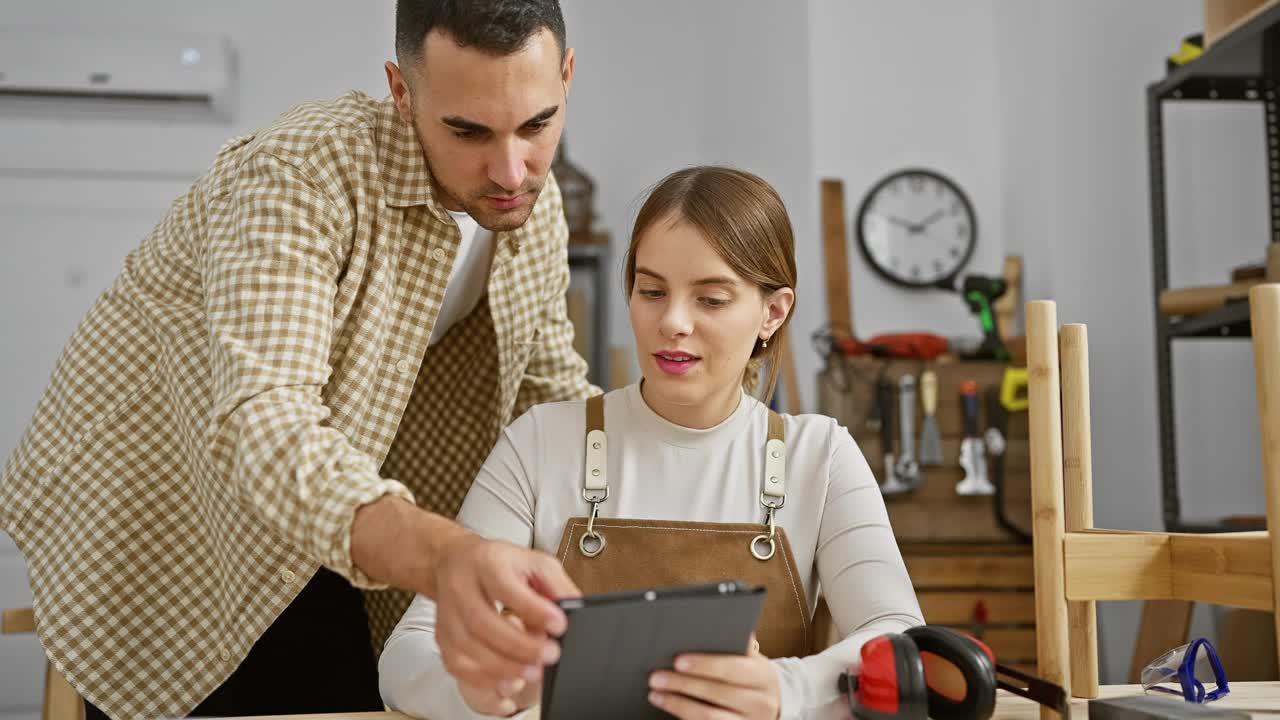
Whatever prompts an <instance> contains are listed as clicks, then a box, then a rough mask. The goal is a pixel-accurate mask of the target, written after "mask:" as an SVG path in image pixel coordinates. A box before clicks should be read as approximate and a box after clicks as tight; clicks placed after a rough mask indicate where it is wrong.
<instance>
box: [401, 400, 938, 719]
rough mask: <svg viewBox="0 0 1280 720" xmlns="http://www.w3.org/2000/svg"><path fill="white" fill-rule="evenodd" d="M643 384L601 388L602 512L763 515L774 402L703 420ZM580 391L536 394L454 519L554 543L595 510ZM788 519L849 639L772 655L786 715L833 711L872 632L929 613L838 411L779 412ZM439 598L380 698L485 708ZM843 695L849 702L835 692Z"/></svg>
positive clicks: (425, 708)
mask: <svg viewBox="0 0 1280 720" xmlns="http://www.w3.org/2000/svg"><path fill="white" fill-rule="evenodd" d="M639 388H640V386H639V385H631V386H628V387H626V388H622V389H620V390H615V391H613V392H611V393H609V394H608V395H606V396H605V403H604V411H605V432H606V433H607V434H608V437H609V450H608V465H607V467H606V472H605V476H606V477H607V478H609V499H608V500H607V501H605V502H604V503H602V504H601V505H600V516H601V517H626V518H641V519H660V520H690V521H703V522H726V523H744V522H745V523H759V522H761V517H762V515H761V513H762V510H761V508H760V499H759V498H760V490H761V484H762V482H763V477H764V444H765V441H766V439H767V437H768V423H769V414H768V409H767V408H766V407H765V406H764V405H763V404H761V403H760V402H759V401H757V400H755V399H754V398H752V397H751V396H749V395H747V394H745V393H744V394H743V396H742V400H741V401H740V402H739V404H738V408H737V410H735V411H734V412H733V414H732V415H730V416H729V418H727V419H726V420H725V421H724V422H722V423H720V424H719V425H717V426H715V427H713V428H708V429H705V430H693V429H689V428H686V427H682V426H679V425H675V424H673V423H670V422H668V421H666V420H664V419H663V418H662V417H661V416H659V415H658V414H657V413H655V412H653V410H652V409H650V408H649V406H648V404H647V403H645V401H644V398H643V397H642V396H641V394H640V389H639ZM585 405H586V403H585V401H582V400H578V401H571V402H557V403H547V404H543V405H537V406H535V407H534V408H532V409H531V410H529V412H527V413H525V414H524V415H523V416H521V417H520V418H519V419H518V420H516V421H515V422H514V423H512V424H511V426H510V427H508V428H507V429H506V430H505V431H504V432H503V434H502V436H501V437H500V438H499V439H498V443H497V445H496V446H495V447H494V449H493V452H492V453H490V455H489V458H488V459H487V460H486V461H485V464H484V466H483V467H482V468H481V470H480V474H479V476H478V477H477V478H476V481H475V485H474V486H473V487H472V488H471V492H469V493H468V494H467V498H466V501H465V502H464V503H463V505H462V510H461V512H460V513H459V515H458V521H459V522H461V523H462V524H463V525H465V526H467V527H469V528H472V529H474V530H475V531H476V532H478V533H480V534H482V535H485V536H488V537H495V538H501V539H504V540H507V541H510V542H513V543H516V544H517V545H524V546H530V547H535V548H538V549H540V550H544V551H547V552H551V553H554V552H555V551H556V550H557V548H558V547H559V545H560V536H561V534H562V533H563V532H564V526H565V521H566V520H568V519H569V518H571V517H574V516H582V515H586V514H589V510H590V508H589V505H588V504H587V503H586V502H585V501H584V500H583V499H582V481H583V473H584V472H585V470H584V461H585V452H586V449H585V443H584V442H583V438H584V437H585V436H586V417H585V412H586V411H585ZM782 419H783V428H784V433H785V439H786V444H787V466H786V478H787V502H786V506H785V507H784V508H783V509H782V510H779V511H778V514H777V522H778V524H779V525H781V526H782V527H783V528H785V529H786V533H787V538H788V539H789V540H790V542H791V550H792V553H793V555H794V556H795V561H796V566H797V570H798V571H799V574H800V584H801V586H802V587H804V588H805V590H806V593H807V595H808V599H809V607H810V608H812V607H813V606H814V603H815V600H816V597H817V594H818V586H819V583H821V586H822V593H823V595H824V596H825V597H826V600H827V604H828V605H829V606H830V608H831V614H832V618H833V619H834V620H835V624H836V626H837V628H838V630H839V633H840V636H841V637H842V638H843V640H842V641H840V642H839V643H837V644H836V645H833V646H832V647H830V648H828V649H827V650H825V651H823V652H822V653H820V654H818V655H812V656H809V657H805V658H778V659H774V660H772V661H771V663H772V665H773V668H774V669H775V670H776V671H777V673H778V677H779V680H780V683H781V688H782V717H784V718H798V717H812V716H816V715H818V714H825V712H824V711H829V710H830V709H831V708H832V707H833V705H832V703H833V701H837V700H838V698H839V693H838V690H837V681H838V678H839V675H840V673H841V672H842V671H844V670H845V669H846V668H849V667H856V666H858V665H859V664H860V657H859V650H860V649H861V647H862V644H863V643H865V642H866V641H867V640H869V639H871V638H873V637H875V636H877V635H880V634H882V633H887V632H902V631H903V630H905V629H906V628H908V627H911V626H913V625H919V624H922V623H923V622H924V620H923V619H922V617H921V613H920V606H919V604H918V602H917V600H916V596H915V592H914V590H913V589H912V586H911V579H910V577H909V576H908V575H907V570H906V567H905V565H904V563H903V561H902V555H901V553H900V552H899V551H898V545H897V542H896V541H895V539H894V537H893V531H892V529H891V528H890V527H889V516H888V512H887V511H886V510H885V506H884V499H883V498H882V497H881V495H880V488H879V485H878V484H877V483H876V479H875V476H874V475H872V473H871V468H870V467H868V465H867V461H866V459H865V458H864V457H863V455H862V451H861V450H859V449H858V446H857V444H856V443H855V442H854V440H853V438H852V437H851V436H850V435H849V432H848V431H847V430H846V429H845V428H843V427H841V426H840V424H839V423H837V422H836V421H835V420H834V419H832V418H829V417H826V416H823V415H797V416H791V415H783V416H782ZM434 631H435V604H434V603H432V602H431V601H430V600H428V599H427V598H425V597H423V596H418V597H417V598H415V599H414V601H413V603H412V605H410V607H409V609H408V611H406V612H405V615H404V617H403V618H402V619H401V620H400V623H399V624H398V625H397V626H396V629H395V630H394V631H393V632H392V634H391V637H390V639H389V640H388V641H387V645H386V647H385V648H384V650H383V652H382V656H381V658H380V660H379V663H378V671H379V683H380V687H381V691H382V698H383V701H384V702H386V703H387V704H388V705H390V706H391V707H392V708H395V709H397V710H400V711H401V712H404V713H408V714H411V715H417V716H423V717H431V718H433V720H451V719H452V718H474V717H479V716H477V715H476V714H474V713H472V712H470V710H469V709H468V708H467V707H466V705H465V703H463V701H462V698H461V696H460V694H459V693H458V690H457V685H456V684H455V682H454V681H453V679H452V678H451V677H450V676H449V675H448V674H447V673H446V671H445V669H444V667H443V665H442V663H441V659H440V651H439V648H438V646H437V645H436V641H435V633H434ZM839 702H844V701H843V700H839Z"/></svg>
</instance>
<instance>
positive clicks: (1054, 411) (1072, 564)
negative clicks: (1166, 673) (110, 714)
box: [1026, 284, 1280, 720]
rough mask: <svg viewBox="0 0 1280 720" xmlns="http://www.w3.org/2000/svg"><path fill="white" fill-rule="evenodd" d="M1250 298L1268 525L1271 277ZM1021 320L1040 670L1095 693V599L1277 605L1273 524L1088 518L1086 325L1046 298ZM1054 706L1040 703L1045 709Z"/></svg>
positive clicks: (1275, 287)
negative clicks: (1104, 524) (1215, 527)
mask: <svg viewBox="0 0 1280 720" xmlns="http://www.w3.org/2000/svg"><path fill="white" fill-rule="evenodd" d="M1249 305H1250V312H1251V316H1252V324H1253V350H1254V366H1255V370H1256V373H1257V392H1258V416H1259V423H1260V430H1261V433H1260V435H1261V438H1262V455H1263V480H1264V483H1265V488H1266V498H1267V499H1266V514H1267V526H1268V527H1269V528H1280V284H1264V285H1258V286H1256V287H1254V288H1253V289H1252V290H1251V291H1250V293H1249ZM1026 324H1027V365H1028V370H1029V380H1028V382H1029V387H1028V393H1029V397H1030V402H1031V407H1030V418H1029V420H1030V423H1031V484H1032V489H1031V490H1032V492H1031V496H1032V497H1031V502H1032V512H1033V517H1034V555H1035V582H1036V642H1037V656H1038V661H1039V675H1040V676H1041V677H1043V678H1045V679H1046V680H1050V681H1052V682H1055V683H1057V684H1059V685H1061V686H1063V687H1064V688H1068V689H1069V690H1070V692H1071V693H1072V694H1073V695H1075V696H1076V697H1089V698H1092V697H1097V695H1098V638H1097V620H1096V615H1095V601H1097V600H1188V601H1194V602H1208V603H1218V604H1222V605H1230V606H1235V607H1244V608H1253V609H1258V610H1267V611H1272V612H1274V611H1275V609H1276V608H1277V607H1280V601H1278V600H1277V591H1278V590H1280V584H1278V583H1276V582H1274V578H1275V577H1276V575H1277V572H1280V547H1277V543H1280V531H1277V532H1276V533H1270V532H1268V531H1257V532H1233V533H1217V534H1187V533H1161V532H1131V531H1124V530H1100V529H1095V528H1094V527H1093V478H1092V450H1091V445H1090V431H1089V360H1088V352H1089V350H1088V348H1089V344H1088V337H1087V334H1086V332H1085V326H1084V325H1065V326H1063V328H1062V330H1061V332H1059V330H1058V320H1057V309H1056V306H1055V305H1054V303H1053V302H1050V301H1045V300H1039V301H1035V302H1030V303H1028V304H1027V306H1026ZM1165 649H1171V648H1165ZM1151 659H1154V658H1144V659H1143V662H1146V661H1147V660H1151ZM1053 715H1054V713H1053V711H1051V710H1047V709H1046V710H1043V711H1042V712H1041V717H1042V718H1045V719H1046V720H1047V719H1048V718H1050V717H1052V716H1053Z"/></svg>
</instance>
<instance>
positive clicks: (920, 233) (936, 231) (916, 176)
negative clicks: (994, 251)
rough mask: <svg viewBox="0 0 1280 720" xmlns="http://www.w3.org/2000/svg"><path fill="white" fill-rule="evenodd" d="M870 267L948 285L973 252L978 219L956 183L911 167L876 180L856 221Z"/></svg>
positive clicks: (907, 281) (890, 275) (915, 281)
mask: <svg viewBox="0 0 1280 720" xmlns="http://www.w3.org/2000/svg"><path fill="white" fill-rule="evenodd" d="M854 228H855V229H856V230H855V231H856V233H857V237H858V247H859V248H860V249H861V250H862V254H863V256H864V257H865V258H866V260H867V262H868V263H870V264H871V267H872V268H873V269H874V270H875V271H876V272H877V273H879V274H880V275H881V276H883V277H884V278H886V279H887V280H889V281H890V282H893V283H897V284H899V285H905V286H907V287H931V286H935V285H944V286H946V285H949V284H950V282H951V281H952V280H954V278H955V276H956V275H957V274H958V273H959V272H960V270H961V269H962V268H964V266H965V263H967V262H968V261H969V258H970V257H971V256H972V255H973V248H974V246H975V244H976V243H977V239H978V220H977V217H975V216H974V213H973V206H972V205H970V204H969V198H968V197H966V196H965V194H964V191H962V190H961V189H960V187H959V186H958V185H956V184H955V183H954V182H952V181H951V180H950V179H948V178H946V177H944V176H943V175H941V174H939V173H936V172H933V171H931V170H923V169H919V168H910V169H906V170H900V171H898V172H895V173H892V174H891V175H889V176H888V177H886V178H884V179H883V180H881V181H880V182H878V183H876V184H875V185H874V186H873V187H872V188H871V190H869V191H868V192H867V195H866V197H864V198H863V200H862V204H861V206H859V208H858V215H857V217H856V218H855V219H854Z"/></svg>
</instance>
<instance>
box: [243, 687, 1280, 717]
mask: <svg viewBox="0 0 1280 720" xmlns="http://www.w3.org/2000/svg"><path fill="white" fill-rule="evenodd" d="M1141 692H1142V691H1141V689H1139V688H1138V687H1137V686H1136V685H1104V686H1103V687H1102V688H1101V694H1102V697H1123V696H1125V695H1136V694H1139V693H1141ZM1213 705H1214V707H1224V708H1239V709H1242V710H1247V711H1248V712H1249V714H1251V715H1252V716H1253V717H1255V718H1280V682H1253V683H1249V682H1242V683H1232V684H1231V694H1230V695H1228V696H1227V697H1225V698H1223V699H1222V700H1220V701H1218V702H1216V703H1214V704H1213ZM1039 707H1040V706H1039V705H1036V704H1035V703H1033V702H1031V701H1030V700H1024V699H1023V698H1020V697H1017V696H1014V695H1010V694H1009V693H1006V692H1004V691H1003V690H1001V691H1000V695H999V699H998V700H997V701H996V714H995V717H994V719H993V720H1039V718H1040V712H1039ZM1071 715H1072V717H1074V718H1077V719H1079V718H1086V717H1088V716H1089V710H1088V701H1087V700H1082V699H1073V700H1072V702H1071ZM835 717H839V716H838V715H836V716H835ZM286 718H287V720H407V718H408V716H407V715H401V714H400V713H394V712H384V713H353V714H345V715H344V714H337V715H287V716H285V715H277V716H274V718H273V720H284V719H286ZM241 720H267V718H265V717H255V718H242V719H241ZM441 720H444V719H441Z"/></svg>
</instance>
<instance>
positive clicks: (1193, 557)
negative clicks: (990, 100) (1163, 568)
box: [1169, 531, 1273, 610]
mask: <svg viewBox="0 0 1280 720" xmlns="http://www.w3.org/2000/svg"><path fill="white" fill-rule="evenodd" d="M1169 542H1170V553H1171V554H1170V559H1171V565H1172V568H1173V597H1175V598H1178V599H1180V600H1190V601H1192V602H1209V603H1217V604H1220V605H1231V606H1233V607H1242V608H1249V609H1251V610H1270V609H1272V607H1273V605H1272V602H1273V599H1272V597H1273V596H1272V590H1273V588H1272V585H1271V540H1270V538H1269V537H1268V534H1267V533H1266V532H1265V531H1264V532H1242V533H1213V534H1205V535H1192V534H1175V535H1171V536H1170V538H1169Z"/></svg>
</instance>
